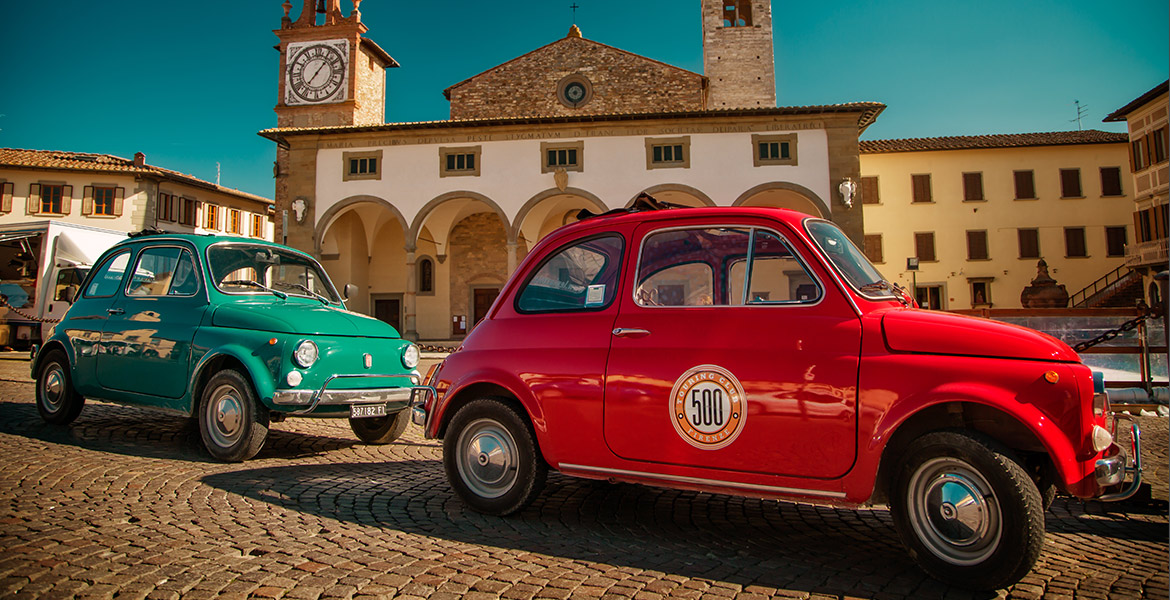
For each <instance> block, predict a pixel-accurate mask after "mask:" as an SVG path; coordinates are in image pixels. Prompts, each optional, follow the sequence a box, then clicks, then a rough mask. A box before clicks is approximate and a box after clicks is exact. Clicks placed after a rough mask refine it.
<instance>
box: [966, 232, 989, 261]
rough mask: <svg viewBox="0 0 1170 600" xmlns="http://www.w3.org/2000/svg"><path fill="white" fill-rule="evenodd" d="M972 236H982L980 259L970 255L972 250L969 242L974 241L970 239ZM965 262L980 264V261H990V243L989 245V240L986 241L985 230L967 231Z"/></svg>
mask: <svg viewBox="0 0 1170 600" xmlns="http://www.w3.org/2000/svg"><path fill="white" fill-rule="evenodd" d="M972 234H977V235H982V236H983V243H982V250H983V256H981V257H975V256H973V255H972V253H971V248H972V244H971V242H972V241H975V240H973V238H972V237H971V236H972ZM967 260H968V261H971V262H973V261H980V262H982V261H988V260H991V243H990V240H989V239H988V235H987V230H986V229H968V230H967Z"/></svg>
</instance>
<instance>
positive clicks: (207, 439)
mask: <svg viewBox="0 0 1170 600" xmlns="http://www.w3.org/2000/svg"><path fill="white" fill-rule="evenodd" d="M199 434H200V436H201V437H202V438H203V445H204V446H205V447H206V448H207V451H208V452H209V453H211V455H212V456H213V457H215V458H217V459H219V460H222V461H224V462H240V461H243V460H248V459H249V458H252V457H253V456H256V453H257V452H259V451H260V448H261V447H263V446H264V440H265V438H267V437H268V411H267V410H266V409H265V408H264V407H262V406H260V403H259V402H257V401H256V395H255V394H254V393H252V385H251V384H250V383H248V380H247V379H245V378H244V376H243V375H240V373H239V372H238V371H234V370H231V369H226V370H223V371H220V372H219V373H216V374H215V375H214V376H213V377H212V378H211V379H210V380H208V382H207V385H205V386H203V393H202V395H201V400H200V403H199Z"/></svg>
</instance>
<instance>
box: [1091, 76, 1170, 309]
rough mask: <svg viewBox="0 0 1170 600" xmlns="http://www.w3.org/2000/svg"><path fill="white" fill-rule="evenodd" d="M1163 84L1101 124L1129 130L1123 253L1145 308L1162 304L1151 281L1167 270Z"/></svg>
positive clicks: (1162, 294)
mask: <svg viewBox="0 0 1170 600" xmlns="http://www.w3.org/2000/svg"><path fill="white" fill-rule="evenodd" d="M1168 90H1170V81H1164V82H1162V84H1161V85H1157V86H1155V87H1154V89H1152V90H1150V91H1148V92H1146V93H1145V94H1142V95H1141V96H1139V97H1138V98H1136V99H1135V100H1134V101H1133V102H1130V103H1129V104H1127V105H1125V106H1123V107H1122V108H1119V109H1118V110H1116V111H1114V112H1113V113H1112V114H1110V115H1109V116H1108V117H1105V121H1125V122H1126V124H1127V125H1128V126H1129V170H1130V172H1131V173H1132V179H1130V181H1131V182H1132V185H1133V190H1134V191H1133V200H1134V203H1135V204H1134V206H1133V225H1134V241H1133V243H1132V244H1131V245H1130V246H1129V249H1128V251H1127V252H1126V260H1125V263H1126V266H1127V267H1129V269H1131V270H1132V271H1133V273H1134V275H1135V276H1137V277H1141V278H1142V289H1143V290H1144V292H1145V299H1146V303H1147V304H1149V305H1151V306H1153V305H1157V304H1159V301H1162V302H1164V301H1165V300H1166V288H1165V287H1164V286H1165V283H1164V282H1165V279H1162V281H1163V283H1162V286H1163V287H1161V288H1159V286H1158V284H1157V283H1156V282H1155V280H1154V276H1155V275H1157V274H1158V273H1160V272H1163V273H1164V272H1165V271H1166V269H1167V260H1170V252H1168V251H1167V235H1168V233H1167V229H1170V226H1168V224H1167V204H1168V201H1167V196H1168V190H1170V158H1168V154H1167V149H1168V145H1167V130H1168V128H1167V112H1168V105H1170V102H1168V101H1167V91H1168Z"/></svg>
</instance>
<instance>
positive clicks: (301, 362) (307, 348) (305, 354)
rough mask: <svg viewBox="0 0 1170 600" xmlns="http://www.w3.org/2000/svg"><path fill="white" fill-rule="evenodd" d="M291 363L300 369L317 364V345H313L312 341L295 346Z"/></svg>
mask: <svg viewBox="0 0 1170 600" xmlns="http://www.w3.org/2000/svg"><path fill="white" fill-rule="evenodd" d="M293 362H295V363H297V366H298V367H301V368H302V369H308V368H309V367H311V366H313V363H315V362H317V344H314V343H313V340H305V341H303V342H301V343H300V344H297V349H296V351H294V352H293Z"/></svg>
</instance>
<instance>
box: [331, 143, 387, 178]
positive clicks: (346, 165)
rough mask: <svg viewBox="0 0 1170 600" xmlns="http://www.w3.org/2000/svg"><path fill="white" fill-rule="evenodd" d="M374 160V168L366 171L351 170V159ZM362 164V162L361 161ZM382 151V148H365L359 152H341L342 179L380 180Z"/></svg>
mask: <svg viewBox="0 0 1170 600" xmlns="http://www.w3.org/2000/svg"><path fill="white" fill-rule="evenodd" d="M355 160H356V161H363V160H364V161H367V163H366V164H367V165H368V164H369V162H368V161H370V160H373V161H374V168H373V169H372V170H367V171H366V172H365V173H362V172H360V170H359V172H356V173H355V172H352V171H350V167H351V166H352V165H351V161H355ZM359 164H360V163H359ZM382 165H383V161H382V151H381V150H363V151H357V152H342V153H341V180H342V181H367V180H374V181H380V180H381V179H382Z"/></svg>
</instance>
